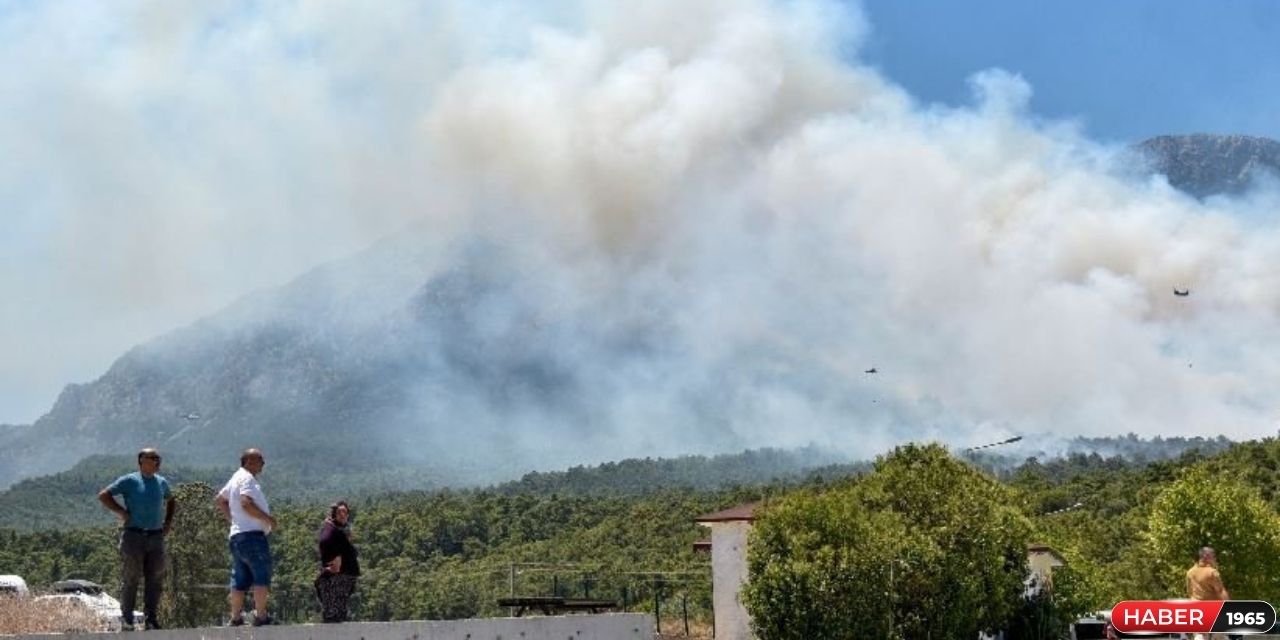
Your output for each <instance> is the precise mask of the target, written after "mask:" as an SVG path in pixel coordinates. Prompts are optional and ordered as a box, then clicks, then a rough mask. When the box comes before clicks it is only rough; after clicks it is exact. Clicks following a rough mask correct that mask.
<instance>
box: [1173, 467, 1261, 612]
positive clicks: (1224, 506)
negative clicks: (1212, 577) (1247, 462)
mask: <svg viewBox="0 0 1280 640" xmlns="http://www.w3.org/2000/svg"><path fill="white" fill-rule="evenodd" d="M1148 544H1149V547H1150V549H1151V552H1152V555H1153V556H1154V557H1155V558H1156V561H1157V562H1158V567H1157V569H1158V571H1159V575H1160V576H1161V578H1162V582H1163V583H1164V584H1165V585H1166V586H1167V592H1166V594H1165V595H1168V596H1175V597H1185V596H1186V592H1185V587H1184V579H1185V574H1186V571H1187V569H1188V568H1189V567H1190V566H1191V564H1192V563H1193V562H1195V560H1196V558H1197V557H1198V555H1199V549H1200V548H1201V547H1203V546H1211V547H1213V548H1214V549H1215V550H1217V555H1218V564H1219V566H1218V569H1219V571H1220V572H1221V573H1222V578H1223V581H1224V582H1225V583H1226V585H1227V590H1228V591H1230V592H1231V597H1232V598H1245V599H1258V600H1266V601H1268V602H1275V601H1276V599H1277V598H1280V517H1277V516H1276V513H1275V511H1274V510H1272V509H1271V507H1269V506H1268V505H1267V503H1266V501H1265V500H1263V499H1262V496H1261V495H1260V494H1259V492H1258V490H1257V489H1256V488H1254V487H1250V486H1248V485H1245V484H1244V483H1242V482H1240V481H1239V480H1237V479H1235V478H1234V477H1232V476H1231V475H1228V474H1227V473H1225V472H1214V471H1212V470H1210V469H1207V468H1205V467H1193V468H1191V469H1190V470H1189V471H1187V472H1186V473H1185V474H1184V475H1183V476H1182V477H1181V478H1179V479H1178V480H1177V481H1176V482H1174V483H1173V484H1171V485H1170V486H1169V487H1168V488H1166V489H1165V490H1164V491H1163V492H1161V493H1160V495H1159V496H1158V497H1157V498H1156V500H1155V504H1154V505H1153V507H1152V511H1151V519H1150V524H1149V527H1148Z"/></svg>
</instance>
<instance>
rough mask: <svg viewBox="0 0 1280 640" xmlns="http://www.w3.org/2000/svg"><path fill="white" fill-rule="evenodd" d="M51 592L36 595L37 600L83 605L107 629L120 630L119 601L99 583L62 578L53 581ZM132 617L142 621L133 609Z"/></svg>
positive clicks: (139, 613)
mask: <svg viewBox="0 0 1280 640" xmlns="http://www.w3.org/2000/svg"><path fill="white" fill-rule="evenodd" d="M51 590H52V591H53V594H51V595H47V596H38V597H37V598H36V601H37V602H59V601H61V602H65V603H66V605H67V606H68V607H84V608H86V609H87V610H88V611H90V612H91V613H92V614H93V615H94V617H96V618H98V619H99V620H101V621H102V623H103V626H104V627H105V628H106V630H107V631H120V629H121V627H122V623H121V620H120V601H119V600H116V599H115V598H113V597H111V595H110V594H108V593H107V592H105V591H103V590H102V585H99V584H97V583H94V582H90V581H88V580H63V581H61V582H55V583H53V585H52V587H51ZM133 619H134V620H135V621H137V622H141V621H142V613H141V612H139V611H135V612H134V614H133Z"/></svg>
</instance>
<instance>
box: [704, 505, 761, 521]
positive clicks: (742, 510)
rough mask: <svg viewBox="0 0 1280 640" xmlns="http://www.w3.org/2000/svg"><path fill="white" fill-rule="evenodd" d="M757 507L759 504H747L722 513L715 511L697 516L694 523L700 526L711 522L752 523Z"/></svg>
mask: <svg viewBox="0 0 1280 640" xmlns="http://www.w3.org/2000/svg"><path fill="white" fill-rule="evenodd" d="M759 506H760V503H759V502H748V503H747V504H740V505H738V506H736V507H731V508H728V509H725V510H724V511H717V512H715V513H708V514H706V515H704V516H698V517H697V518H695V519H694V522H700V523H702V524H710V523H713V522H754V521H755V519H756V507H759Z"/></svg>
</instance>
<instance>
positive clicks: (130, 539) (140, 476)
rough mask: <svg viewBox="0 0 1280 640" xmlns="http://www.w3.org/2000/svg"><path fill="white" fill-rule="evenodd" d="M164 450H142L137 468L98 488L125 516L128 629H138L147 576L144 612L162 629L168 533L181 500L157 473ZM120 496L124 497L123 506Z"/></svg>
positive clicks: (123, 594)
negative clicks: (137, 610)
mask: <svg viewBox="0 0 1280 640" xmlns="http://www.w3.org/2000/svg"><path fill="white" fill-rule="evenodd" d="M159 470H160V452H158V451H156V450H155V449H143V450H141V451H139V452H138V470H137V471H136V472H134V473H126V474H125V475H122V476H120V477H119V478H116V481H115V482H112V483H111V484H110V485H108V486H107V488H105V489H103V490H102V491H99V492H98V501H99V502H101V503H102V506H104V507H106V508H107V510H109V511H111V512H112V513H114V514H116V516H117V517H119V518H120V522H121V524H123V525H124V529H123V530H122V531H121V532H120V558H121V560H122V561H123V562H124V571H123V575H124V584H123V585H122V586H121V590H120V616H121V618H122V619H123V621H124V626H125V628H126V629H132V628H133V624H134V622H133V606H134V603H136V602H137V599H138V582H139V581H140V579H143V578H145V580H146V586H145V587H144V588H143V595H142V611H143V613H144V614H145V615H146V617H147V620H146V628H147V629H159V628H160V622H159V621H158V620H157V619H156V609H157V608H158V607H159V605H160V589H161V583H160V579H161V577H162V576H163V575H164V537H165V535H167V534H168V533H169V527H170V525H172V523H173V512H174V508H175V507H176V505H177V503H176V502H174V499H173V492H172V491H170V490H169V482H168V481H167V480H165V479H164V476H162V475H160V474H159V473H157V472H158V471H159ZM116 496H121V497H122V498H123V499H124V505H123V506H121V504H120V503H119V502H117V501H116V498H115V497H116Z"/></svg>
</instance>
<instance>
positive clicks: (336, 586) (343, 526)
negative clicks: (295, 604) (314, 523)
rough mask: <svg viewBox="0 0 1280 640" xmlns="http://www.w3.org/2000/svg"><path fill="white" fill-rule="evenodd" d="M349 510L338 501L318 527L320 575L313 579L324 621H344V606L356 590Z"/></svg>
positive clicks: (357, 572) (357, 566) (356, 569)
mask: <svg viewBox="0 0 1280 640" xmlns="http://www.w3.org/2000/svg"><path fill="white" fill-rule="evenodd" d="M350 522H351V508H350V507H348V506H347V503H346V502H344V501H341V500H339V501H338V502H335V503H333V504H332V505H329V513H328V517H326V518H325V520H324V524H323V525H321V526H320V533H319V536H318V540H319V550H320V575H319V576H317V577H316V597H318V598H319V599H320V612H321V616H322V618H323V620H324V621H325V622H345V621H346V620H347V603H348V601H349V600H350V599H351V594H352V593H354V592H355V590H356V578H357V577H358V576H359V575H360V562H359V560H358V558H357V554H356V548H355V545H353V544H351V525H350Z"/></svg>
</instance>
